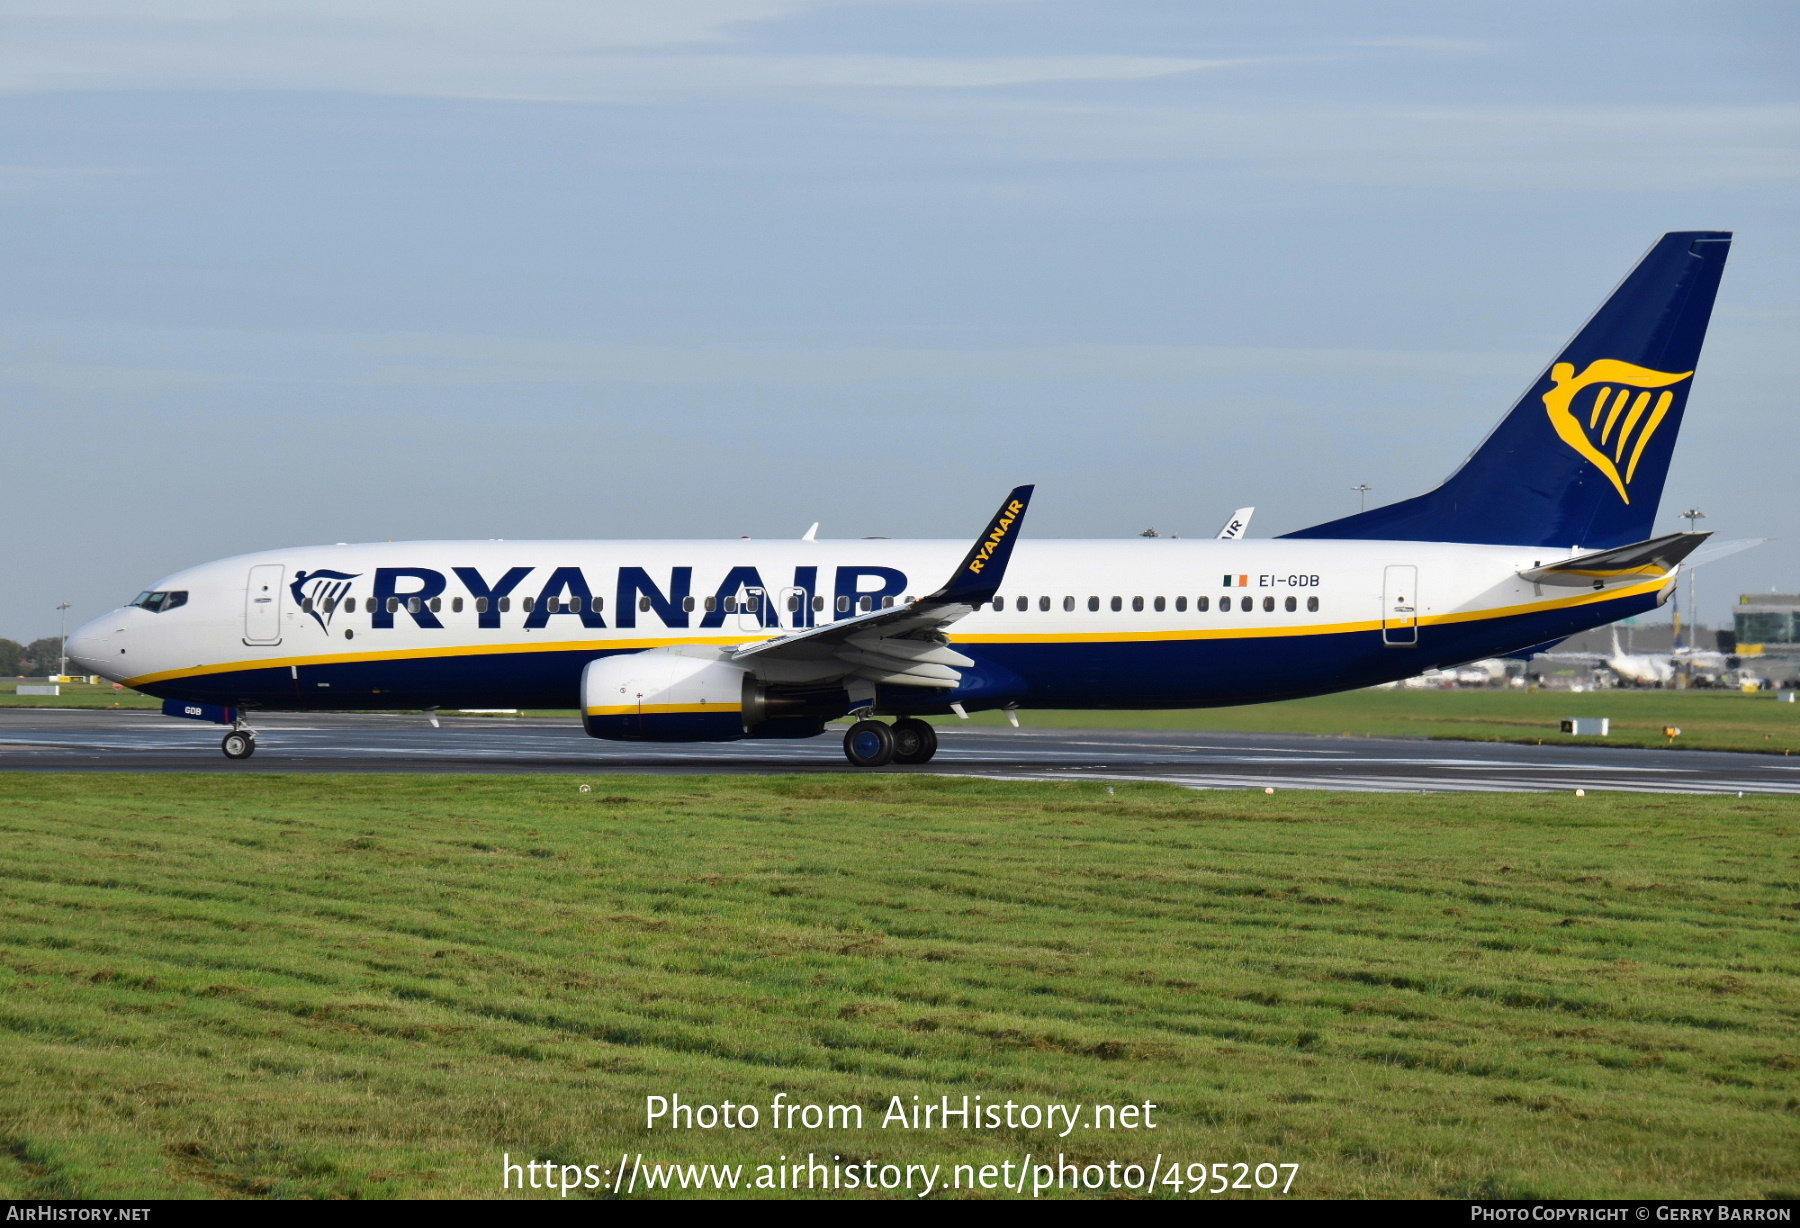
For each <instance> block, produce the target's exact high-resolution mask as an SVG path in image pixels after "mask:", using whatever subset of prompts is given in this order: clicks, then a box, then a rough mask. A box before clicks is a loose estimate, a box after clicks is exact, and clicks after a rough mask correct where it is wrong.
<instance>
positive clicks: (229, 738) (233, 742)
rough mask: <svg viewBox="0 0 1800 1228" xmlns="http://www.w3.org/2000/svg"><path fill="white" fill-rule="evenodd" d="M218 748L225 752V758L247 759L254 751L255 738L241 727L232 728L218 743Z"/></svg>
mask: <svg viewBox="0 0 1800 1228" xmlns="http://www.w3.org/2000/svg"><path fill="white" fill-rule="evenodd" d="M219 749H220V750H222V751H224V752H225V757H226V758H227V759H248V758H249V757H250V756H251V755H254V754H255V753H256V738H255V737H254V736H252V735H251V734H248V733H245V732H244V731H243V730H241V729H233V730H232V731H231V732H230V733H228V734H226V735H225V740H224V741H223V742H221V743H219Z"/></svg>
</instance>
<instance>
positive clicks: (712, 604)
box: [705, 597, 719, 614]
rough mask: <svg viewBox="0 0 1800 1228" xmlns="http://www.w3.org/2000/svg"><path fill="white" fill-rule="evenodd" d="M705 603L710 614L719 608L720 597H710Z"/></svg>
mask: <svg viewBox="0 0 1800 1228" xmlns="http://www.w3.org/2000/svg"><path fill="white" fill-rule="evenodd" d="M705 605H706V612H707V613H708V614H711V613H712V612H713V611H714V610H716V609H718V608H719V599H718V598H717V597H708V598H707V599H706V602H705Z"/></svg>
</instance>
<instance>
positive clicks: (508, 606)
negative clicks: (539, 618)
mask: <svg viewBox="0 0 1800 1228" xmlns="http://www.w3.org/2000/svg"><path fill="white" fill-rule="evenodd" d="M525 600H526V601H530V600H531V598H529V597H527V598H526V599H525ZM525 608H526V609H528V610H529V609H530V608H531V607H530V606H529V605H527V606H526V607H525ZM511 610H512V598H511V597H502V598H500V612H501V613H502V614H506V613H510V612H511Z"/></svg>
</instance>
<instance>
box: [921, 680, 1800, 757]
mask: <svg viewBox="0 0 1800 1228" xmlns="http://www.w3.org/2000/svg"><path fill="white" fill-rule="evenodd" d="M1019 716H1020V720H1021V721H1022V722H1023V723H1024V724H1025V725H1027V726H1030V725H1037V726H1042V727H1046V728H1052V729H1201V730H1205V729H1216V730H1221V731H1242V732H1248V733H1323V734H1340V735H1350V736H1353V737H1371V738H1382V737H1415V738H1416V737H1428V738H1452V739H1459V740H1467V741H1476V742H1527V743H1537V742H1542V743H1544V744H1545V745H1547V746H1548V745H1556V744H1559V743H1587V744H1591V745H1599V746H1655V747H1668V746H1674V747H1675V748H1676V749H1687V750H1731V751H1750V752H1753V753H1761V754H1774V755H1782V754H1788V753H1789V752H1792V753H1793V754H1794V755H1800V703H1797V704H1789V703H1781V702H1778V701H1777V699H1776V697H1775V694H1774V693H1773V692H1767V691H1765V692H1760V693H1756V694H1743V693H1740V692H1735V691H1675V690H1641V691H1640V690H1626V689H1620V690H1613V691H1590V692H1586V693H1583V694H1580V695H1572V694H1570V693H1569V692H1568V691H1477V690H1468V691H1413V690H1392V691H1381V690H1367V691H1346V692H1343V693H1342V694H1338V695H1321V696H1318V697H1317V698H1314V699H1292V700H1287V701H1285V702H1283V703H1274V704H1251V705H1248V706H1245V707H1241V708H1199V709H1193V710H1183V711H1174V712H1066V711H1025V712H1021V713H1020V714H1019ZM1568 716H1604V717H1609V718H1610V719H1611V720H1612V729H1611V734H1610V736H1608V737H1604V738H1574V737H1569V736H1568V735H1566V734H1563V733H1561V732H1559V729H1560V725H1561V722H1562V719H1563V718H1564V717H1568ZM949 719H951V720H954V719H955V718H954V717H952V718H949ZM972 719H974V720H976V721H978V722H980V723H982V724H986V725H996V724H1004V723H1005V720H1006V718H1005V716H1004V715H1002V714H1001V713H998V712H984V713H978V714H975V715H974V716H973V718H972ZM1668 725H1674V726H1676V727H1677V728H1679V729H1680V730H1681V736H1680V737H1678V738H1675V739H1674V740H1673V741H1671V740H1670V739H1668V738H1666V737H1664V736H1663V733H1662V731H1663V728H1664V727H1665V726H1668Z"/></svg>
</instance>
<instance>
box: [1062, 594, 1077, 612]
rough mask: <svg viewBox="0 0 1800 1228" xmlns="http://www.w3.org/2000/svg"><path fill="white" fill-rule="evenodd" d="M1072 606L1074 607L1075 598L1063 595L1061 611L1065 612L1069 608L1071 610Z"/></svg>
mask: <svg viewBox="0 0 1800 1228" xmlns="http://www.w3.org/2000/svg"><path fill="white" fill-rule="evenodd" d="M1074 608H1075V598H1073V597H1064V598H1063V612H1064V613H1065V614H1066V613H1068V612H1069V611H1070V610H1073V609H1074Z"/></svg>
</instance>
